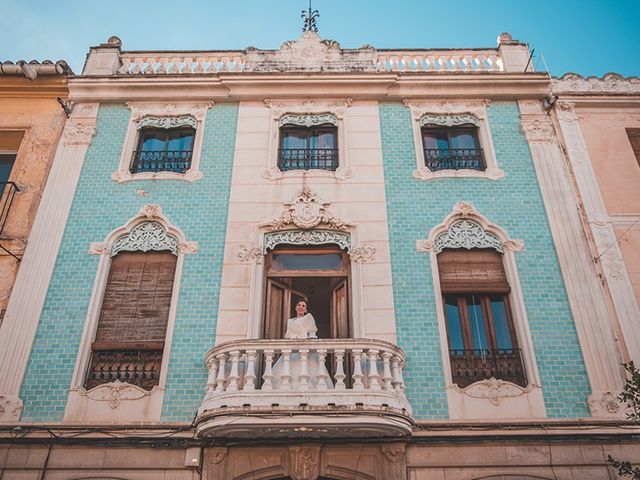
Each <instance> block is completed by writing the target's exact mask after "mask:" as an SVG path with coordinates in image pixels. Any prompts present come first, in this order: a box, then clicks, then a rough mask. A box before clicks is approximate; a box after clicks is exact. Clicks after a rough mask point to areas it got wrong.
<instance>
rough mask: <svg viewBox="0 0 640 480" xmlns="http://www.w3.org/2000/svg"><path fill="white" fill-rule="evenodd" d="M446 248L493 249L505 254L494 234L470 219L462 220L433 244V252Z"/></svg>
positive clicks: (455, 223) (439, 236) (452, 225)
mask: <svg viewBox="0 0 640 480" xmlns="http://www.w3.org/2000/svg"><path fill="white" fill-rule="evenodd" d="M445 248H465V249H467V250H470V249H472V248H493V249H494V250H496V251H498V252H500V253H504V249H503V246H502V242H501V241H500V239H498V237H496V236H495V235H493V234H492V233H489V232H486V231H485V230H484V229H483V228H482V226H481V225H480V224H478V223H476V222H474V221H472V220H469V219H461V220H458V221H456V222H454V223H453V224H451V226H450V227H449V229H448V230H447V231H446V232H444V233H442V234H440V235H438V237H437V238H436V240H435V242H433V251H434V252H435V253H440V252H442V250H444V249H445Z"/></svg>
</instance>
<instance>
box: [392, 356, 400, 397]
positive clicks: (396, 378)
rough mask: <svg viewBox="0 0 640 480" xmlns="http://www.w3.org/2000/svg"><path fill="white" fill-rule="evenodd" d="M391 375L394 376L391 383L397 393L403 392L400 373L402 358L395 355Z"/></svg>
mask: <svg viewBox="0 0 640 480" xmlns="http://www.w3.org/2000/svg"><path fill="white" fill-rule="evenodd" d="M391 375H392V376H393V380H392V381H391V385H393V389H394V390H395V392H396V393H399V394H402V377H401V375H400V358H399V357H396V356H394V357H393V358H392V359H391Z"/></svg>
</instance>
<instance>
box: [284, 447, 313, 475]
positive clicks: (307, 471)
mask: <svg viewBox="0 0 640 480" xmlns="http://www.w3.org/2000/svg"><path fill="white" fill-rule="evenodd" d="M289 475H290V476H291V478H292V479H293V480H316V479H317V478H318V476H319V475H320V447H318V446H306V445H304V446H296V447H289Z"/></svg>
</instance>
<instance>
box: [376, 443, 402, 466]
mask: <svg viewBox="0 0 640 480" xmlns="http://www.w3.org/2000/svg"><path fill="white" fill-rule="evenodd" d="M380 450H381V451H382V455H383V456H384V458H385V459H386V460H387V462H389V463H400V462H401V461H402V459H403V458H404V456H405V450H406V446H405V444H403V443H394V444H390V445H383V446H382V447H380Z"/></svg>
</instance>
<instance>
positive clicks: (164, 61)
mask: <svg viewBox="0 0 640 480" xmlns="http://www.w3.org/2000/svg"><path fill="white" fill-rule="evenodd" d="M158 64H159V65H158V68H157V69H156V73H167V65H168V64H169V59H168V58H167V57H159V58H158Z"/></svg>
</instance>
